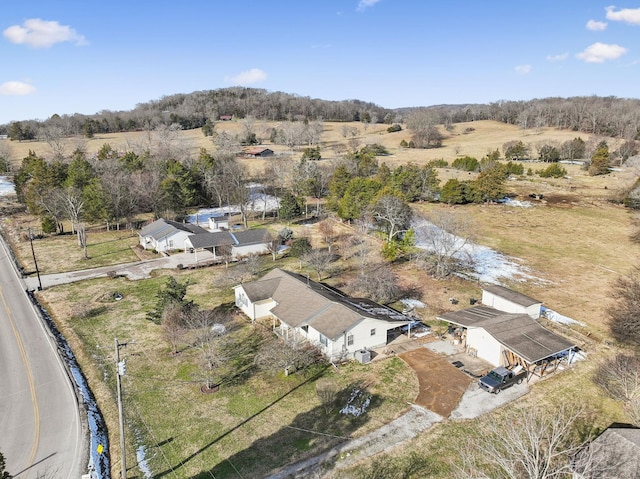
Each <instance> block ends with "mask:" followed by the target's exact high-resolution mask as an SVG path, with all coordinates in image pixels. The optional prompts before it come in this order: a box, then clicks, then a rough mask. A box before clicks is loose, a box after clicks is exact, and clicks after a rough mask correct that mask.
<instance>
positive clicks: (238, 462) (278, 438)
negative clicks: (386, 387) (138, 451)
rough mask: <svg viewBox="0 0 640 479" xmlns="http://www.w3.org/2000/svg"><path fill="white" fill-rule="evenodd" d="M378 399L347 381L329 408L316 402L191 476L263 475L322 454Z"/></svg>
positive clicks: (195, 478) (347, 436)
mask: <svg viewBox="0 0 640 479" xmlns="http://www.w3.org/2000/svg"><path fill="white" fill-rule="evenodd" d="M312 379H315V378H312ZM381 402H382V399H381V398H380V397H379V396H375V395H371V394H369V393H368V392H367V391H366V390H365V388H364V387H363V386H362V385H361V384H357V383H354V384H351V385H349V386H347V387H345V388H344V389H342V390H341V391H340V392H339V393H338V394H337V398H336V400H335V407H334V409H333V410H331V411H330V412H327V409H326V407H325V405H319V406H317V407H315V408H313V409H311V410H310V411H307V412H304V413H301V414H298V415H297V416H296V417H295V418H294V419H293V421H292V422H291V423H290V424H287V425H283V426H282V427H281V428H280V429H279V430H278V431H277V432H275V433H274V434H271V435H270V436H267V437H263V438H260V439H257V440H256V441H254V442H253V443H252V444H251V445H250V446H249V447H248V448H246V449H244V450H242V451H240V452H238V453H236V454H234V455H233V456H231V457H229V458H228V459H225V460H224V461H222V462H220V463H219V464H217V465H215V466H214V467H213V468H212V469H210V470H204V471H202V472H200V473H199V474H197V475H196V476H193V477H192V478H191V479H205V478H211V477H212V476H213V477H216V478H217V479H224V478H229V479H237V478H247V477H263V476H264V475H265V474H268V473H269V472H270V471H274V470H276V469H278V468H281V467H283V466H286V465H288V464H293V463H295V462H297V461H300V460H304V459H308V458H310V457H314V456H316V455H318V454H322V453H323V452H326V451H328V450H329V449H331V448H333V447H335V446H337V445H338V444H340V443H343V442H345V441H347V440H349V439H350V438H351V435H352V434H353V432H354V431H356V430H358V429H359V428H360V427H362V426H363V425H364V424H365V423H366V422H368V421H369V414H368V413H367V412H366V411H370V410H371V409H373V408H377V407H379V406H380V404H381ZM349 407H350V412H351V413H350V414H349V413H346V414H345V413H342V412H341V408H349ZM359 411H362V412H361V413H359Z"/></svg>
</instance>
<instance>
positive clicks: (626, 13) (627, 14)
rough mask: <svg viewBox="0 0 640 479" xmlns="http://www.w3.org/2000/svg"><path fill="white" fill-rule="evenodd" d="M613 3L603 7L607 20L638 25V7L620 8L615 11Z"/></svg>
mask: <svg viewBox="0 0 640 479" xmlns="http://www.w3.org/2000/svg"><path fill="white" fill-rule="evenodd" d="M615 8H616V7H614V6H613V5H612V6H610V7H607V8H605V10H606V11H607V15H606V17H607V20H613V21H614V22H624V23H629V24H631V25H640V8H621V9H620V10H618V11H617V12H616V11H615Z"/></svg>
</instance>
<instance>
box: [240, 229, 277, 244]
mask: <svg viewBox="0 0 640 479" xmlns="http://www.w3.org/2000/svg"><path fill="white" fill-rule="evenodd" d="M231 235H232V236H233V237H234V238H235V240H236V244H237V245H250V244H259V243H267V242H269V241H271V240H272V239H273V238H272V237H271V234H269V232H268V231H267V230H265V229H262V228H259V229H253V230H244V231H236V232H233V233H231Z"/></svg>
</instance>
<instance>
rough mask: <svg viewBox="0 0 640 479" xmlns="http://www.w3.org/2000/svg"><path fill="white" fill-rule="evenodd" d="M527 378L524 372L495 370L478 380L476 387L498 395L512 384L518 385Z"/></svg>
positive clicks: (505, 369) (504, 369)
mask: <svg viewBox="0 0 640 479" xmlns="http://www.w3.org/2000/svg"><path fill="white" fill-rule="evenodd" d="M526 377H527V372H526V371H512V370H511V369H507V368H503V367H500V368H495V369H492V370H491V371H489V373H488V374H487V375H486V376H483V377H481V378H480V381H478V385H479V386H480V387H481V388H482V389H484V390H485V391H487V392H490V393H494V394H498V393H499V392H500V391H501V390H503V389H507V388H508V387H511V386H513V385H514V384H520V383H521V382H522V381H523V380H524V378H526Z"/></svg>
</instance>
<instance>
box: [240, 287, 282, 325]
mask: <svg viewBox="0 0 640 479" xmlns="http://www.w3.org/2000/svg"><path fill="white" fill-rule="evenodd" d="M234 292H235V296H236V306H237V307H238V308H240V309H241V310H242V312H243V313H244V314H246V315H247V316H248V317H249V319H251V320H254V319H257V318H263V317H265V316H269V314H270V311H271V309H272V308H273V307H274V306H275V305H276V302H275V301H273V300H272V299H264V300H262V301H256V302H255V303H252V302H251V300H249V298H248V297H247V295H246V293H245V292H244V289H243V288H242V286H236V287H235V291H234Z"/></svg>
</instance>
